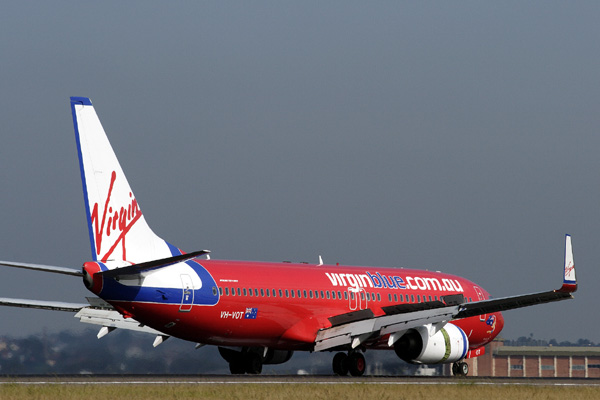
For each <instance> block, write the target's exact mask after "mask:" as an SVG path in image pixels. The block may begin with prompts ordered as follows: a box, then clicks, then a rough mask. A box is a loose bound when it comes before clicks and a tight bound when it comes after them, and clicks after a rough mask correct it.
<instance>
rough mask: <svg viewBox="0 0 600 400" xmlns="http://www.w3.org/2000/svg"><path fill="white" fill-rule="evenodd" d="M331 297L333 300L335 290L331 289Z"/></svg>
mask: <svg viewBox="0 0 600 400" xmlns="http://www.w3.org/2000/svg"><path fill="white" fill-rule="evenodd" d="M331 298H332V299H333V300H335V290H332V291H331Z"/></svg>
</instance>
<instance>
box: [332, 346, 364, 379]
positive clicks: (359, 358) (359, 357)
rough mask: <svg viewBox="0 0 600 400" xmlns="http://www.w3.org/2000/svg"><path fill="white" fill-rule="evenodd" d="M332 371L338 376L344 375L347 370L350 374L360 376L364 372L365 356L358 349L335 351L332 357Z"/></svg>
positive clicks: (346, 373)
mask: <svg viewBox="0 0 600 400" xmlns="http://www.w3.org/2000/svg"><path fill="white" fill-rule="evenodd" d="M332 366H333V373H334V374H336V375H339V376H346V375H348V372H350V375H352V376H362V375H363V374H364V373H365V369H366V366H367V363H366V362H365V356H363V354H362V353H361V352H359V351H351V352H350V353H348V354H347V355H346V353H336V355H335V356H334V357H333V363H332Z"/></svg>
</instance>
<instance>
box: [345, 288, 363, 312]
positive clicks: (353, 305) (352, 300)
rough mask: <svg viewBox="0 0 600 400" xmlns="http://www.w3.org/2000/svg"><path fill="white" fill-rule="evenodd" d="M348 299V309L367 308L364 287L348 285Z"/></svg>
mask: <svg viewBox="0 0 600 400" xmlns="http://www.w3.org/2000/svg"><path fill="white" fill-rule="evenodd" d="M348 301H349V308H350V311H355V310H364V309H365V308H367V296H366V295H365V289H364V288H361V287H354V286H350V287H348Z"/></svg>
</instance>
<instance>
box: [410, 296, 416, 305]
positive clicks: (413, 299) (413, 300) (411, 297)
mask: <svg viewBox="0 0 600 400" xmlns="http://www.w3.org/2000/svg"><path fill="white" fill-rule="evenodd" d="M410 302H411V303H414V302H415V295H414V294H411V295H410Z"/></svg>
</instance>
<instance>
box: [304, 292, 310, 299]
mask: <svg viewBox="0 0 600 400" xmlns="http://www.w3.org/2000/svg"><path fill="white" fill-rule="evenodd" d="M310 297H312V296H310ZM304 298H305V299H307V298H308V296H307V295H306V290H305V291H304Z"/></svg>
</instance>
